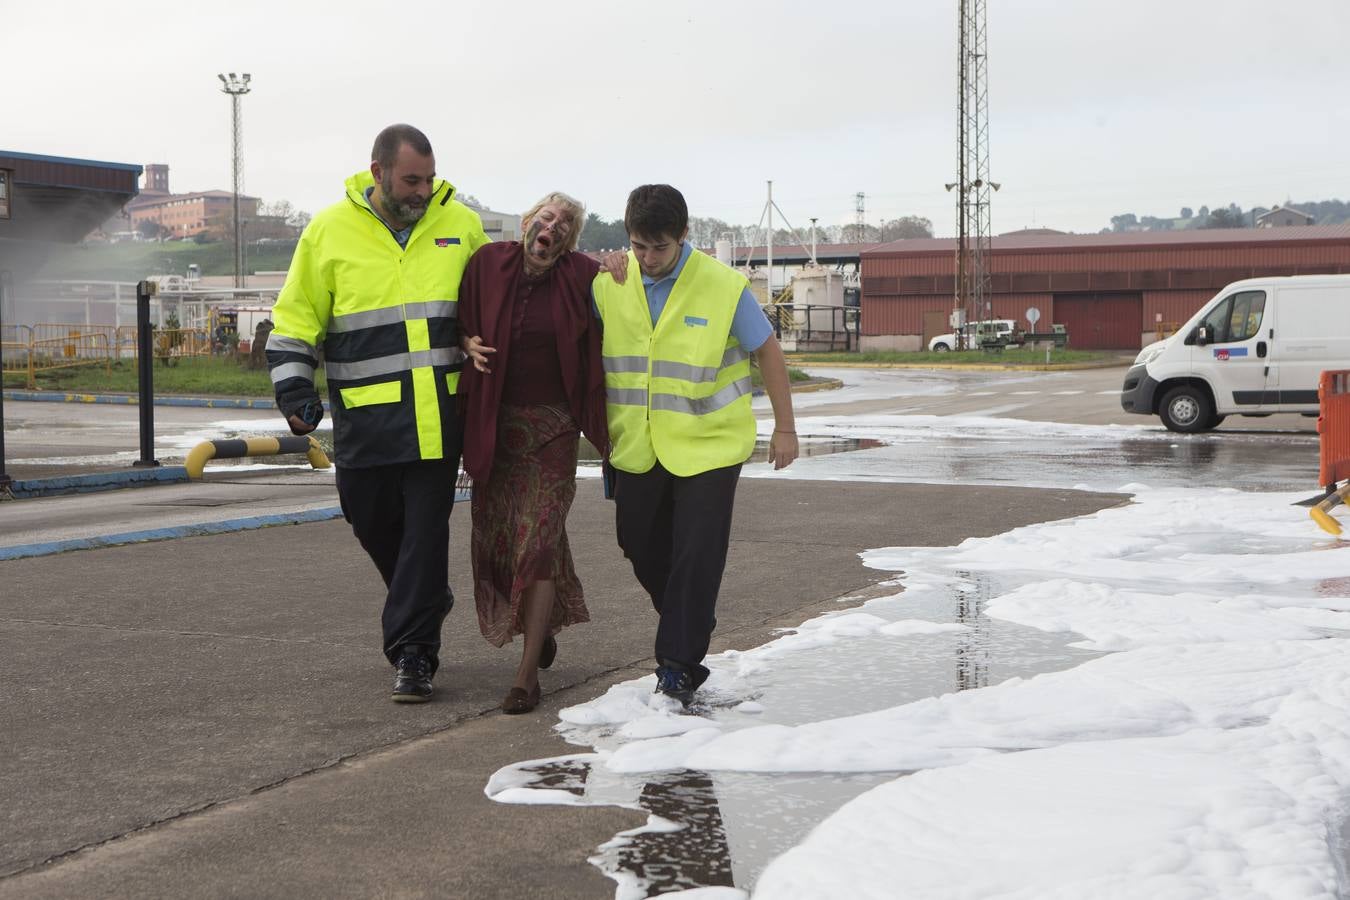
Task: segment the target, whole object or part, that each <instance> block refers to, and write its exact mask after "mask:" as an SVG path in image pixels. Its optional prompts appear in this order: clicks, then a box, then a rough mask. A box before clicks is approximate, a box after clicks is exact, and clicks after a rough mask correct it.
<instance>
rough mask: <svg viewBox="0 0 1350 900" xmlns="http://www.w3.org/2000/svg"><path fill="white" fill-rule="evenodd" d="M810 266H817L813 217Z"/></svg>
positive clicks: (813, 221)
mask: <svg viewBox="0 0 1350 900" xmlns="http://www.w3.org/2000/svg"><path fill="white" fill-rule="evenodd" d="M811 265H813V266H814V265H817V263H816V219H815V218H814V217H813V218H812V219H811Z"/></svg>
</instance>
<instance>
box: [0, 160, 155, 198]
mask: <svg viewBox="0 0 1350 900" xmlns="http://www.w3.org/2000/svg"><path fill="white" fill-rule="evenodd" d="M0 169H10V170H12V171H13V172H14V181H15V183H16V184H38V185H43V186H46V187H70V188H83V189H85V190H95V191H116V192H119V193H125V194H135V193H136V191H137V186H136V183H137V180H138V177H139V172H137V171H136V170H134V169H129V168H113V167H110V166H97V165H88V166H83V165H79V164H76V163H64V162H48V161H46V160H36V159H23V158H18V157H7V156H0Z"/></svg>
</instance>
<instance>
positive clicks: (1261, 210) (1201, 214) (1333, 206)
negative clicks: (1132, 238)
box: [1102, 200, 1350, 234]
mask: <svg viewBox="0 0 1350 900" xmlns="http://www.w3.org/2000/svg"><path fill="white" fill-rule="evenodd" d="M1279 206H1280V208H1282V209H1296V210H1298V211H1299V212H1302V213H1307V214H1308V215H1310V216H1312V219H1313V223H1314V224H1316V225H1338V224H1340V223H1342V222H1350V203H1346V202H1344V201H1342V200H1310V201H1307V202H1304V203H1281V204H1279ZM1270 209H1271V208H1270V207H1265V206H1254V207H1252V208H1251V209H1248V210H1244V209H1243V208H1242V207H1240V206H1238V205H1237V204H1236V203H1230V204H1228V205H1227V206H1218V207H1214V208H1213V209H1211V208H1210V207H1208V206H1202V207H1200V209H1199V210H1198V211H1197V210H1194V209H1192V208H1191V207H1189V206H1183V207H1181V209H1180V210H1179V211H1178V212H1179V215H1177V216H1175V217H1169V216H1163V217H1159V216H1139V215H1136V214H1134V213H1122V214H1121V215H1118V216H1112V217H1111V227H1110V228H1103V229H1102V233H1103V234H1106V233H1110V232H1122V231H1183V230H1185V229H1188V228H1255V227H1256V224H1257V219H1259V218H1260V217H1261V216H1263V215H1265V214H1266V213H1268V212H1270Z"/></svg>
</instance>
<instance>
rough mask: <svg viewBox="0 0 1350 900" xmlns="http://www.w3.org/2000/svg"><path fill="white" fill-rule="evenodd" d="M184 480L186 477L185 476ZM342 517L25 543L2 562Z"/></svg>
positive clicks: (1, 554)
mask: <svg viewBox="0 0 1350 900" xmlns="http://www.w3.org/2000/svg"><path fill="white" fill-rule="evenodd" d="M184 477H185V478H186V474H185V475H184ZM340 518H342V508H341V507H339V506H326V507H323V508H321V509H310V510H305V511H303V512H295V513H279V514H276V515H270V516H249V517H248V518H244V519H227V520H225V521H223V522H203V523H201V524H199V525H180V526H177V527H175V528H152V529H149V530H147V531H127V532H123V533H121V534H105V535H100V536H99V537H92V538H73V539H71V540H68V541H47V542H45V543H39V544H23V545H21V546H18V547H0V561H3V560H9V559H27V558H30V557H34V556H51V555H52V554H55V553H67V552H69V551H71V550H96V549H98V548H100V547H118V546H121V545H123V544H142V543H148V542H150V541H168V540H173V539H174V538H182V537H196V536H201V535H210V534H226V533H228V532H232V531H253V530H256V529H259V528H269V527H271V526H273V525H303V524H305V523H307V522H327V521H329V520H330V519H340Z"/></svg>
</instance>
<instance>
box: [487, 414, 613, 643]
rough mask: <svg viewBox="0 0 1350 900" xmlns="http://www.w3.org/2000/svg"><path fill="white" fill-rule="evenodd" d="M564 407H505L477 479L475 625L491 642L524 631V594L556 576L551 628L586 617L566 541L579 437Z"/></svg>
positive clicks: (553, 630)
mask: <svg viewBox="0 0 1350 900" xmlns="http://www.w3.org/2000/svg"><path fill="white" fill-rule="evenodd" d="M578 437H579V432H578V429H577V423H576V422H575V421H574V420H573V419H572V414H571V412H570V411H568V409H567V408H566V407H562V406H506V405H503V406H502V407H501V409H500V411H499V412H498V415H497V446H496V453H495V456H494V458H493V461H492V474H491V475H490V476H489V478H488V482H487V484H481V483H477V482H475V483H474V486H473V506H472V508H473V539H472V551H471V552H472V558H473V582H474V600H475V602H476V603H477V606H478V628H479V630H481V631H482V632H483V637H485V638H487V639H488V641H489V642H490V643H491V644H492V645H493V646H494V647H501V646H504V645H506V644H509V643H510V642H511V639H512V638H513V637H515V636H516V635H518V634H521V633H522V632H523V631H524V627H523V622H522V618H521V615H522V610H521V603H520V601H521V594H522V593H523V592H524V591H525V589H526V588H528V587H529V586H530V585H531V584H533V583H534V582H536V581H548V580H551V581H552V582H553V586H554V589H555V594H556V599H555V600H554V604H553V611H552V613H551V614H550V616H549V634H557V633H558V632H559V631H560V630H562V629H563V628H565V627H567V626H568V625H575V624H576V623H578V622H589V621H590V618H591V617H590V614H589V613H587V611H586V603H585V600H584V598H583V596H582V593H581V582H580V581H578V580H577V574H576V571H575V569H573V567H572V551H571V548H570V547H569V546H568V544H567V530H566V525H567V512H568V510H569V509H571V508H572V499H573V498H574V497H575V496H576V490H577V485H576V473H577V439H578Z"/></svg>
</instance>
